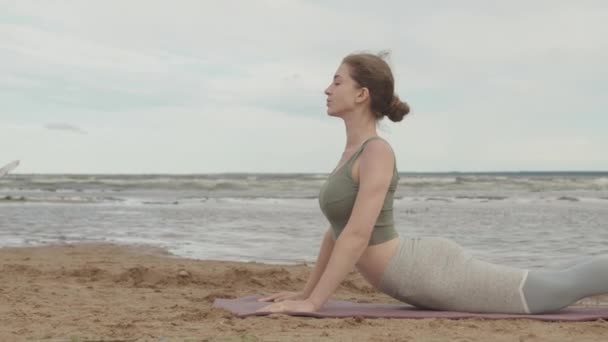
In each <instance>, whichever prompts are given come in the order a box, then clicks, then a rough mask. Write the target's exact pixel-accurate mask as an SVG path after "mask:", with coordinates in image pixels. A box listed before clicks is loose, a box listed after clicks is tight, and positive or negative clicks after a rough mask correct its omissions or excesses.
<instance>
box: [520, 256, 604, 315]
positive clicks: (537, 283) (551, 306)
mask: <svg viewBox="0 0 608 342" xmlns="http://www.w3.org/2000/svg"><path fill="white" fill-rule="evenodd" d="M522 291H523V295H524V297H525V300H526V303H527V304H528V309H529V310H530V312H531V313H540V312H549V311H556V310H559V309H561V308H564V307H566V306H568V305H570V304H572V303H574V302H576V301H577V300H579V299H582V298H585V297H589V296H593V295H598V294H603V293H608V255H603V256H596V257H591V258H589V259H588V260H586V261H584V262H581V263H578V264H576V265H574V266H571V267H569V268H567V269H564V270H559V271H550V270H529V271H528V277H527V278H526V281H525V282H524V285H523V288H522Z"/></svg>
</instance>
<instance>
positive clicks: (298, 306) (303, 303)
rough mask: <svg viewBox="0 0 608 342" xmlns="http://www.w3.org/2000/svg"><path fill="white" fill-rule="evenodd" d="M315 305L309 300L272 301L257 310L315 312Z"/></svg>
mask: <svg viewBox="0 0 608 342" xmlns="http://www.w3.org/2000/svg"><path fill="white" fill-rule="evenodd" d="M315 311H316V310H315V306H314V305H313V303H312V302H311V301H310V300H308V299H305V300H284V301H282V302H279V303H272V304H270V305H266V306H265V307H263V308H261V309H258V310H256V312H271V313H279V312H315Z"/></svg>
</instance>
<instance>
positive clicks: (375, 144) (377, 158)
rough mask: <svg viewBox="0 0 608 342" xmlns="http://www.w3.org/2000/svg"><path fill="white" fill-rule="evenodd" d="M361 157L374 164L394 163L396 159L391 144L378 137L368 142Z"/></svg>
mask: <svg viewBox="0 0 608 342" xmlns="http://www.w3.org/2000/svg"><path fill="white" fill-rule="evenodd" d="M361 157H362V159H364V160H366V161H369V162H372V163H376V162H390V163H392V162H393V160H394V159H395V154H394V151H393V148H392V146H391V144H390V143H389V142H388V141H387V140H385V139H384V138H382V137H379V136H378V137H374V138H371V139H369V140H368V141H367V144H366V146H365V148H364V149H363V151H362V153H361Z"/></svg>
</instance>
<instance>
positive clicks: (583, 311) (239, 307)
mask: <svg viewBox="0 0 608 342" xmlns="http://www.w3.org/2000/svg"><path fill="white" fill-rule="evenodd" d="M261 297H262V296H261V295H253V296H247V297H241V298H236V299H223V298H217V299H216V300H215V301H214V302H213V306H214V307H216V308H221V309H226V310H228V311H230V312H232V313H234V314H236V315H237V316H238V317H248V316H264V315H268V314H269V313H264V312H255V311H256V310H258V309H260V308H262V307H264V306H266V305H268V304H270V303H268V302H258V301H257V299H258V298H261ZM286 314H288V315H292V316H310V317H319V318H323V317H354V316H359V317H368V318H449V319H462V318H481V319H513V318H528V319H536V320H541V321H593V320H597V319H608V306H594V307H588V308H584V307H568V308H565V309H563V310H560V311H558V312H555V313H551V314H537V315H515V314H486V313H468V312H455V311H434V310H423V309H417V308H415V307H413V306H410V305H407V304H367V303H353V302H347V301H341V300H330V301H328V302H327V303H326V304H325V306H324V307H323V308H322V309H321V310H320V311H318V312H314V313H305V312H289V313H286Z"/></svg>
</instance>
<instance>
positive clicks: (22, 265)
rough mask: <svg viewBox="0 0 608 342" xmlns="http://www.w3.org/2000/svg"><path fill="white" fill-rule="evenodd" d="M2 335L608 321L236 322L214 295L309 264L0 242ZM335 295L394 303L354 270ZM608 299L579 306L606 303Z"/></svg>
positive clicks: (271, 286)
mask: <svg viewBox="0 0 608 342" xmlns="http://www.w3.org/2000/svg"><path fill="white" fill-rule="evenodd" d="M0 261H1V267H2V272H0V340H1V341H22V340H47V341H100V340H103V341H187V340H190V341H312V340H328V341H344V340H346V341H351V340H355V341H445V340H451V341H488V340H492V341H497V342H498V341H570V340H576V341H603V340H605V339H606V336H608V322H606V321H603V320H600V321H593V322H580V323H559V322H558V323H556V322H539V321H532V320H525V319H522V320H499V321H492V320H487V321H486V320H477V319H466V320H442V319H424V320H399V319H361V318H347V319H316V318H302V317H290V316H286V315H273V316H268V317H249V318H245V319H241V318H237V317H235V316H233V315H232V314H231V313H229V312H227V311H224V310H221V309H215V308H212V303H213V300H214V299H215V298H218V297H221V298H234V297H239V296H245V295H251V294H255V293H268V292H274V291H279V290H298V289H300V288H301V287H302V286H303V284H304V283H305V281H306V278H307V275H308V271H309V269H310V266H311V265H305V264H301V265H290V266H281V265H266V264H260V263H242V262H225V261H207V260H194V259H186V258H179V257H175V256H173V255H171V254H169V253H167V252H166V251H164V250H161V249H158V248H153V247H142V246H126V245H114V244H65V245H53V246H44V247H21V248H0ZM335 298H336V299H346V300H352V301H359V302H383V303H395V301H394V300H393V299H391V298H389V297H387V296H385V295H383V294H381V293H378V292H376V291H375V290H374V289H373V288H371V287H370V286H369V285H367V284H366V283H365V282H364V280H363V279H362V278H361V277H360V276H359V275H358V274H356V273H354V272H353V273H351V274H350V275H349V276H348V278H347V279H346V280H345V281H344V283H343V284H342V285H341V287H340V288H339V291H338V292H337V293H336V296H335ZM607 303H608V296H602V297H595V298H588V299H585V300H583V301H581V302H579V303H577V304H576V305H596V304H607Z"/></svg>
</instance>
